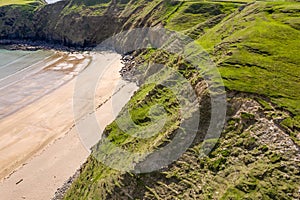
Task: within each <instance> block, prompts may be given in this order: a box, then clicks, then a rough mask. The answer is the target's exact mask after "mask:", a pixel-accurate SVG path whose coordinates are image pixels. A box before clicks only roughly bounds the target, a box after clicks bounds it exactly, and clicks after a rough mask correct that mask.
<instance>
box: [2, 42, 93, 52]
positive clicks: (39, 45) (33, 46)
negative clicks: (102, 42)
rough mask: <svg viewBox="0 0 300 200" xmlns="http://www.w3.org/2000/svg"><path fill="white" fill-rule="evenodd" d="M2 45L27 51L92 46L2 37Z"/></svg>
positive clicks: (74, 48)
mask: <svg viewBox="0 0 300 200" xmlns="http://www.w3.org/2000/svg"><path fill="white" fill-rule="evenodd" d="M0 45H3V48H6V49H9V50H25V51H36V50H40V49H45V50H50V49H54V50H59V51H69V52H76V51H90V50H92V47H85V48H80V47H67V46H63V45H61V44H54V43H47V42H44V41H31V40H10V39H1V40H0Z"/></svg>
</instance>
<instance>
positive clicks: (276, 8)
mask: <svg viewBox="0 0 300 200" xmlns="http://www.w3.org/2000/svg"><path fill="white" fill-rule="evenodd" d="M131 2H135V4H134V3H133V4H130V5H128V6H125V8H123V11H122V12H121V16H129V18H130V19H129V20H128V21H127V22H130V24H131V26H144V25H152V26H155V25H158V24H163V25H164V27H166V28H168V29H171V30H176V31H180V32H182V33H184V34H186V35H188V36H190V37H191V38H193V39H195V40H196V41H197V43H198V44H200V45H201V46H202V47H204V49H206V50H207V51H208V52H209V54H210V56H211V58H212V59H213V60H214V62H215V63H216V64H217V67H218V69H219V71H220V73H221V75H222V77H223V81H224V84H225V87H226V89H227V91H228V113H227V117H228V120H227V123H226V127H225V129H224V131H223V133H222V136H221V138H220V140H219V141H218V143H217V145H216V147H215V148H214V149H213V151H212V152H211V153H210V154H209V155H208V156H205V157H199V154H201V152H202V150H203V146H202V145H206V143H207V145H209V141H202V140H201V139H195V141H194V143H193V144H192V145H191V147H190V149H189V150H188V151H187V152H186V153H185V154H184V155H182V156H181V158H180V159H179V160H178V161H176V162H173V163H172V164H170V165H169V166H168V167H167V168H164V169H162V170H161V171H158V172H152V173H145V174H131V173H124V172H119V171H117V170H113V169H111V168H109V167H108V166H106V165H104V164H103V163H101V162H99V161H98V160H96V159H95V157H93V156H91V157H90V158H89V159H88V161H87V163H86V164H85V165H84V166H83V168H82V169H81V170H82V171H81V174H80V176H79V178H78V179H77V180H76V181H75V182H74V183H73V184H72V186H71V188H70V189H69V191H67V194H66V195H65V199H78V197H80V199H298V198H300V193H299V189H300V185H299V182H300V165H299V162H296V160H297V159H298V160H299V158H300V153H299V146H298V145H299V141H300V140H299V139H300V135H299V130H300V120H299V119H300V107H299V105H300V104H299V102H300V93H299V92H298V91H299V89H300V86H299V80H300V74H299V72H300V71H299V66H300V58H299V56H298V55H300V54H299V53H300V38H299V37H300V32H299V31H300V29H299V28H300V27H299V25H300V24H299V23H300V21H299V19H300V18H299V14H300V12H299V11H300V3H298V2H253V3H248V2H246V1H203V2H199V1H151V2H149V1H142V0H141V1H131ZM137 7H139V8H140V10H139V12H138V13H136V12H133V13H131V12H130V11H132V10H133V9H135V8H137ZM125 26H126V24H125ZM127 27H128V26H127ZM136 60H137V61H139V60H142V61H144V62H146V63H147V62H151V61H155V62H161V63H164V64H166V63H169V64H167V65H168V66H171V67H174V68H177V69H178V70H179V72H180V73H182V74H183V75H184V76H186V77H190V75H189V74H190V72H193V71H192V68H190V67H189V66H186V68H185V69H184V70H183V71H182V70H180V68H179V66H182V63H180V62H179V61H176V62H174V57H173V56H172V55H165V54H162V52H157V51H153V50H152V51H146V52H145V51H144V52H143V53H141V54H139V55H138V56H137V57H136ZM175 60H176V59H175ZM170 62H171V63H173V64H170ZM196 80H198V81H199V79H196ZM200 80H201V79H200ZM190 81H191V83H192V84H194V86H195V88H197V85H198V84H200V82H201V81H200V82H197V81H196V82H194V81H195V80H192V79H190ZM142 94H143V95H145V94H147V95H146V96H147V98H146V96H145V97H143V95H142ZM163 94H165V97H168V98H169V95H168V93H163ZM163 94H160V95H156V92H150V90H149V86H147V87H146V86H144V87H142V88H141V89H140V90H139V92H138V93H137V94H136V95H135V96H134V97H133V99H132V100H131V101H130V102H129V103H128V105H127V107H130V108H133V109H132V110H131V112H132V116H133V118H136V117H135V116H138V118H139V120H137V121H136V123H137V124H142V122H144V121H145V118H147V116H148V115H147V109H149V107H151V102H153V101H154V102H155V101H160V103H162V104H163V105H167V102H164V100H163V99H161V98H162V96H164V95H163ZM205 94H206V95H205ZM138 98H141V100H142V99H144V100H143V101H146V105H147V106H146V107H144V106H142V105H138V106H137V104H136V103H135V100H136V99H138ZM149 98H150V99H151V101H149V100H145V99H149ZM201 98H202V99H204V100H203V101H202V102H201V103H202V104H203V107H202V115H201V116H205V117H204V118H202V119H201V123H200V127H199V133H198V136H197V138H198V137H199V138H201V136H202V135H203V134H205V130H207V128H208V125H209V124H208V121H209V119H208V117H209V115H207V113H208V112H209V110H207V108H209V96H207V93H205V92H204V95H203V94H202V96H201ZM170 99H171V98H170ZM205 99H206V100H205ZM161 100H163V101H162V102H161ZM168 103H170V102H168ZM135 106H137V108H135ZM174 111H176V109H175V110H174ZM123 112H124V111H123ZM170 113H174V112H173V111H172V112H170ZM175 113H176V112H175ZM175 113H174V114H175ZM205 113H206V114H205ZM120 116H122V113H121V114H120V115H119V117H120ZM174 116H176V115H174ZM175 119H176V118H175ZM176 127H177V123H176V122H173V124H172V122H170V123H169V124H168V126H165V127H164V128H165V129H164V132H162V133H161V134H159V135H157V137H155V138H152V139H151V140H147V141H140V140H137V139H136V138H133V137H130V135H129V134H126V133H124V132H122V131H121V130H120V129H119V127H118V126H117V125H116V123H115V122H113V123H112V124H111V125H109V126H108V127H107V128H106V130H105V131H104V133H105V135H106V136H107V137H106V139H105V140H109V141H111V142H113V143H114V144H117V145H118V146H119V147H121V148H124V149H126V150H129V149H130V150H131V151H132V150H133V151H138V152H140V151H141V152H143V151H144V150H145V149H153V148H155V147H159V146H160V145H162V144H163V143H165V142H166V141H168V140H169V138H170V137H171V138H172V133H173V132H174V130H176ZM129 132H130V130H129ZM149 145H150V146H149ZM153 145H154V146H153ZM99 146H101V143H100V144H99V145H96V147H95V148H94V149H93V150H94V152H96V154H97V150H98V149H99ZM125 160H126V159H125Z"/></svg>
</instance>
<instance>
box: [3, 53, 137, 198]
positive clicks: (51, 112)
mask: <svg viewBox="0 0 300 200" xmlns="http://www.w3.org/2000/svg"><path fill="white" fill-rule="evenodd" d="M69 60H71V59H69ZM108 64H109V66H110V67H109V68H106V69H105V68H104V67H103V66H107V65H108ZM92 65H97V66H99V67H103V69H105V70H103V73H104V75H103V76H102V78H101V80H99V86H98V88H97V90H96V92H95V97H96V104H95V106H96V107H97V105H99V104H102V103H104V102H106V103H104V104H103V105H102V106H101V107H100V108H99V109H97V111H96V116H97V120H98V122H99V124H100V125H101V127H103V128H104V127H105V126H106V125H107V124H109V123H110V122H112V121H113V120H114V118H115V115H116V114H117V112H118V111H119V110H120V109H121V107H122V106H123V105H124V104H125V103H126V102H127V101H128V99H129V98H130V96H131V95H132V94H133V92H134V91H135V90H136V86H135V85H133V84H125V83H124V82H122V81H121V77H120V75H119V73H118V71H119V70H120V69H121V67H122V65H121V62H120V56H119V55H117V54H113V53H105V54H93V55H92V63H91V64H90V66H92ZM66 66H67V65H66ZM90 66H89V67H90ZM52 67H53V68H55V67H56V68H57V67H61V68H64V66H63V65H59V66H55V65H54V66H52ZM68 67H69V66H68ZM89 67H88V68H87V69H86V70H88V69H89ZM56 68H55V69H56ZM64 69H66V68H64ZM75 83H76V78H75V79H73V80H71V81H69V82H68V83H67V84H64V85H62V86H61V87H60V88H58V89H56V90H55V91H53V92H51V93H50V94H47V95H45V96H43V97H42V98H40V99H39V100H37V101H35V102H34V103H32V104H29V105H27V106H26V107H24V108H22V109H20V110H18V111H17V112H15V113H14V114H12V115H10V116H7V117H5V118H3V119H2V120H1V121H0V127H1V132H0V178H2V181H1V183H0V194H1V195H0V196H1V197H0V198H1V199H4V200H17V199H31V200H35V199H39V200H40V199H43V200H44V199H51V198H52V197H53V195H54V193H55V191H56V189H57V188H58V187H60V186H62V185H63V183H64V182H65V181H66V180H67V179H68V178H69V177H70V176H72V175H73V174H74V173H75V171H76V170H77V169H78V168H79V167H80V165H81V164H83V163H84V162H85V160H86V158H87V156H88V155H89V151H88V148H89V146H86V145H85V146H83V145H82V142H81V138H79V134H78V131H77V129H76V127H75V126H74V116H73V105H72V101H73V94H74V87H75ZM118 83H122V84H123V86H124V87H123V88H122V89H121V90H120V91H119V92H118V93H117V94H114V95H115V96H116V98H117V99H122V101H120V102H117V103H118V105H117V106H115V105H114V108H113V107H112V104H115V102H112V98H111V97H112V95H113V93H114V92H115V91H116V90H117V89H116V86H117V85H118ZM81 87H83V88H86V89H87V91H88V87H89V85H88V80H87V82H86V84H83V85H81ZM86 103H87V104H89V102H86ZM75 117H76V118H77V121H78V123H81V122H80V121H87V120H88V119H89V118H88V117H86V116H85V115H84V114H82V115H78V114H77V115H76V116H75ZM99 135H100V133H99ZM95 142H96V141H94V143H95ZM13 171H14V172H13Z"/></svg>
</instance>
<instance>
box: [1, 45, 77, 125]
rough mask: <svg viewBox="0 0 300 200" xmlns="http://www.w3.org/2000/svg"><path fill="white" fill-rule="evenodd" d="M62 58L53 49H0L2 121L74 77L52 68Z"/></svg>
mask: <svg viewBox="0 0 300 200" xmlns="http://www.w3.org/2000/svg"><path fill="white" fill-rule="evenodd" d="M59 59H62V58H60V57H58V58H57V57H55V52H54V51H46V50H39V51H21V50H20V51H19V50H16V51H10V50H5V49H0V120H1V119H2V118H4V117H6V116H8V115H10V114H13V113H14V112H16V111H17V110H19V109H21V108H22V107H25V106H26V105H29V104H30V103H32V102H34V101H36V100H38V99H39V98H41V97H42V96H44V95H46V94H48V93H50V92H51V91H53V90H55V89H57V88H58V87H60V86H61V85H63V84H64V83H66V82H67V81H68V80H70V79H72V78H73V76H71V75H69V74H66V73H65V72H63V71H59V70H53V69H52V70H51V69H49V66H55V65H56V63H57V62H62V61H60V60H59ZM62 60H63V59H62Z"/></svg>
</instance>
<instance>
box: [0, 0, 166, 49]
mask: <svg viewBox="0 0 300 200" xmlns="http://www.w3.org/2000/svg"><path fill="white" fill-rule="evenodd" d="M128 2H129V0H118V1H111V0H101V1H75V0H73V1H60V2H57V3H55V4H49V5H45V4H28V5H18V6H17V5H12V6H4V7H0V22H1V24H0V30H1V34H0V38H1V39H30V40H33V41H34V40H43V41H48V42H51V43H59V44H62V45H65V46H77V47H78V46H79V47H84V46H93V45H97V44H99V43H100V42H101V41H103V40H104V39H106V38H108V37H109V36H112V35H113V34H115V33H118V32H119V31H120V30H122V29H128V28H130V27H132V25H133V24H134V26H144V25H146V21H147V20H149V19H148V18H147V17H149V16H150V15H151V13H149V14H148V15H147V16H145V19H143V20H144V21H142V20H141V19H137V20H136V19H134V13H135V14H138V15H139V14H140V12H142V11H144V8H145V7H147V6H148V5H147V1H137V2H136V3H135V4H136V5H134V6H136V8H134V9H133V10H132V8H131V5H130V4H128ZM133 2H135V1H133ZM156 3H157V6H159V5H162V4H163V1H159V2H156ZM156 8H157V7H156ZM156 8H149V9H156ZM147 9H148V8H147ZM149 12H151V10H149ZM136 21H137V22H136ZM150 24H151V23H148V25H150Z"/></svg>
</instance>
